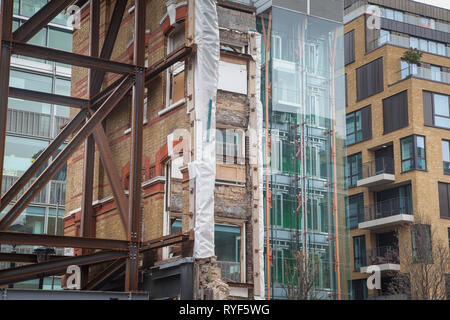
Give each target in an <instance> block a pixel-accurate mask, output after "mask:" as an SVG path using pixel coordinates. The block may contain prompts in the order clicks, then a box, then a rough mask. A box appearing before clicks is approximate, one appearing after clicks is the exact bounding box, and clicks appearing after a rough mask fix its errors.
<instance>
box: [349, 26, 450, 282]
mask: <svg viewBox="0 0 450 320" xmlns="http://www.w3.org/2000/svg"><path fill="white" fill-rule="evenodd" d="M364 23H365V20H364V17H359V18H357V19H355V20H353V21H351V22H350V23H348V24H347V25H346V26H345V32H348V31H351V30H355V34H354V35H355V62H353V63H351V64H348V65H347V66H346V73H347V95H348V106H347V108H346V111H347V113H350V112H353V111H355V110H358V109H360V108H362V107H365V106H368V105H371V106H372V108H371V110H372V139H369V140H367V141H363V142H360V143H357V144H354V145H351V146H349V147H348V150H347V154H348V155H352V154H355V153H358V152H362V163H365V162H368V161H370V160H373V159H374V153H373V152H370V151H369V150H370V149H371V148H374V147H377V146H381V145H383V144H386V143H389V142H393V148H394V164H395V184H400V183H403V182H405V183H406V182H407V181H410V182H411V187H412V198H413V210H414V214H415V216H417V215H419V214H420V215H423V216H424V217H425V219H428V220H429V221H431V228H432V232H433V231H435V232H436V235H437V237H438V238H439V239H440V241H442V242H444V244H448V241H449V240H448V233H447V230H448V228H449V227H450V219H443V218H440V212H439V197H438V181H441V182H446V183H450V175H445V174H444V173H443V167H442V150H441V140H442V139H450V130H446V129H439V128H433V127H427V126H424V124H423V106H422V90H429V91H433V92H437V93H443V94H450V85H448V84H443V83H439V82H433V81H426V80H421V79H417V78H409V79H406V80H403V81H399V80H400V58H401V56H402V55H403V53H404V52H405V51H406V49H404V48H400V47H394V46H390V45H385V46H383V47H381V48H378V49H376V50H374V51H372V52H370V53H368V54H366V53H365V35H364V30H365V26H364ZM379 57H383V73H384V90H383V91H382V92H380V93H378V94H376V95H373V96H371V97H368V98H366V99H363V100H361V101H356V69H357V68H358V67H360V66H362V65H365V64H366V63H369V62H371V61H373V60H375V59H377V58H379ZM421 60H422V61H423V62H427V63H432V64H436V65H441V66H446V67H449V66H450V59H448V58H445V57H441V56H436V55H432V54H427V53H424V54H423V56H422V59H421ZM404 90H408V116H409V125H408V126H407V127H405V128H402V129H399V130H396V131H393V132H390V133H388V134H383V105H382V99H384V98H387V97H390V96H392V95H394V94H396V93H399V92H401V91H404ZM412 134H418V135H423V136H425V146H426V164H427V170H426V171H418V170H414V171H410V172H405V173H402V172H401V152H400V139H401V138H404V137H407V136H409V135H412ZM383 187H384V188H385V189H387V188H389V185H384V186H383ZM358 193H364V205H365V206H367V205H369V204H372V203H373V201H374V199H373V196H372V194H373V192H371V190H369V188H366V187H356V188H350V189H349V190H348V194H349V195H354V194H358ZM386 231H389V229H386ZM359 235H365V236H366V248H367V249H371V248H374V247H375V246H376V235H375V233H373V232H370V231H364V230H359V229H353V230H351V237H352V238H353V237H354V236H359ZM398 235H399V243H404V242H407V243H411V234H410V230H409V227H399V228H398ZM351 252H352V255H353V240H352V241H351ZM404 254H411V253H405V252H400V256H401V257H402V255H404ZM351 259H352V265H353V263H354V260H353V256H352V257H351ZM366 277H367V276H366V275H363V274H361V273H359V272H353V274H352V278H353V279H361V278H366Z"/></svg>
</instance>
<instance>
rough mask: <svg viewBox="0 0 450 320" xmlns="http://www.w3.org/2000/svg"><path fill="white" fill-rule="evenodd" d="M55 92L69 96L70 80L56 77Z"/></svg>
mask: <svg viewBox="0 0 450 320" xmlns="http://www.w3.org/2000/svg"><path fill="white" fill-rule="evenodd" d="M55 93H56V94H60V95H63V96H70V80H64V79H59V78H56V79H55Z"/></svg>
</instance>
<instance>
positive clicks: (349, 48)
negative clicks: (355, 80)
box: [344, 30, 355, 65]
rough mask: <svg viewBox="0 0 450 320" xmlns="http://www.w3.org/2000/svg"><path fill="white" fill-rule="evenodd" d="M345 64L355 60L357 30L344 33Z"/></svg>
mask: <svg viewBox="0 0 450 320" xmlns="http://www.w3.org/2000/svg"><path fill="white" fill-rule="evenodd" d="M344 45H345V48H344V53H345V64H346V65H347V64H349V63H352V62H353V61H355V31H354V30H352V31H349V32H347V33H346V34H345V35H344Z"/></svg>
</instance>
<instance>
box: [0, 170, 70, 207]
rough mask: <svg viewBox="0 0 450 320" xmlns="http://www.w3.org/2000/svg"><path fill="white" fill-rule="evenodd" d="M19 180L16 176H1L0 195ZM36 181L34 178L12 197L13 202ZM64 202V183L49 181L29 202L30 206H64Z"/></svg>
mask: <svg viewBox="0 0 450 320" xmlns="http://www.w3.org/2000/svg"><path fill="white" fill-rule="evenodd" d="M17 179H19V177H17V176H9V175H3V180H2V188H1V191H2V194H5V193H6V192H7V191H8V190H9V188H11V186H12V185H13V184H14V182H16V180H17ZM35 180H36V178H33V179H31V181H30V182H28V183H27V184H26V185H25V187H24V188H23V189H22V190H21V191H20V192H19V194H18V195H17V196H16V197H14V199H13V201H17V200H18V199H19V198H20V197H21V196H22V195H23V193H24V191H25V190H27V189H28V188H29V187H30V186H31V184H32V183H33V182H34V181H35ZM65 202H66V182H65V181H56V180H52V181H50V182H49V183H48V184H47V185H46V186H45V187H44V188H43V189H42V190H41V191H40V192H39V193H38V195H37V196H36V197H35V198H34V199H33V200H32V201H31V203H32V204H43V205H61V206H64V205H65Z"/></svg>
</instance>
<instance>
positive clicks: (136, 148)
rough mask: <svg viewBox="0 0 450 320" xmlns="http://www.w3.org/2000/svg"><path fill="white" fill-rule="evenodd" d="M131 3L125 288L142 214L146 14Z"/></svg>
mask: <svg viewBox="0 0 450 320" xmlns="http://www.w3.org/2000/svg"><path fill="white" fill-rule="evenodd" d="M134 3H135V6H134V23H135V36H134V37H135V38H134V61H133V62H134V64H135V65H137V66H138V69H137V73H136V82H135V85H134V88H133V101H132V109H131V113H132V121H131V160H130V189H129V190H130V196H129V205H128V206H129V217H128V219H129V220H128V241H129V243H130V255H129V257H128V260H127V265H126V272H125V291H128V292H136V291H138V290H139V287H138V283H139V277H138V271H139V244H140V241H141V227H140V222H141V215H142V211H141V210H142V207H141V206H142V203H141V200H142V142H143V137H142V136H143V123H144V94H145V16H146V0H135V2H134Z"/></svg>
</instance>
